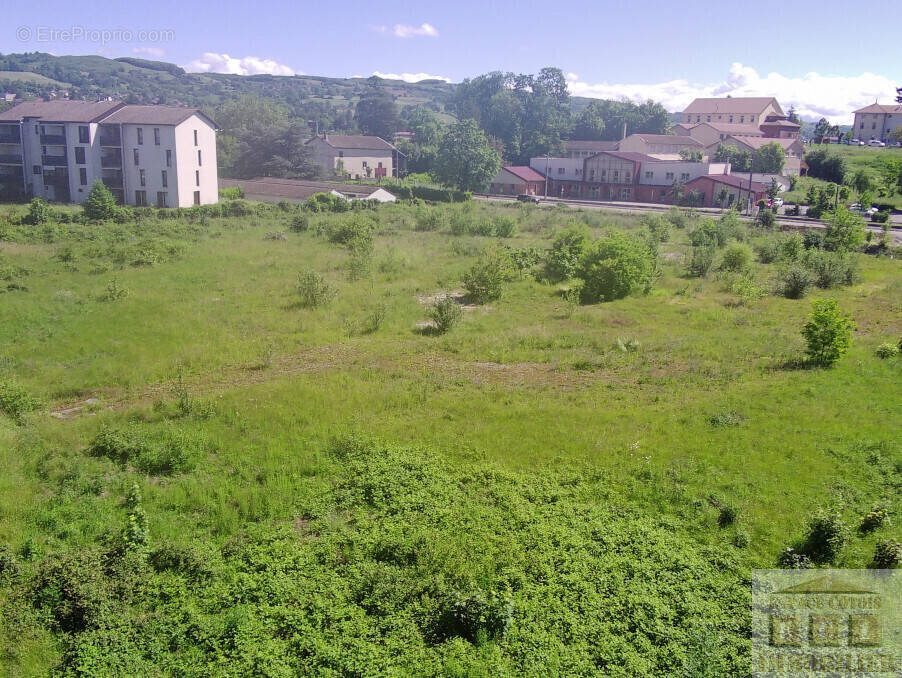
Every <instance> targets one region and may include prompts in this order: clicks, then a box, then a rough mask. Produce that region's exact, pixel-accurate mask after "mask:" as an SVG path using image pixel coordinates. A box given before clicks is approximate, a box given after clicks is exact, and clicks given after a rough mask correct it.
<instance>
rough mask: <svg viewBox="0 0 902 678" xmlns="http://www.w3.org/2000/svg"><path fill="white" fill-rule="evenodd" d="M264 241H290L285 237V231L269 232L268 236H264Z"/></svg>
mask: <svg viewBox="0 0 902 678" xmlns="http://www.w3.org/2000/svg"><path fill="white" fill-rule="evenodd" d="M263 239H264V240H273V241H277V242H285V241H286V240H288V238H286V237H285V231H267V232H266V235H264V236H263Z"/></svg>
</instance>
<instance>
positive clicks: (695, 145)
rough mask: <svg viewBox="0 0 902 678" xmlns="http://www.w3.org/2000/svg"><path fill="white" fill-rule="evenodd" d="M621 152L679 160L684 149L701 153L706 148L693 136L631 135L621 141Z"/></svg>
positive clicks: (619, 147) (619, 148)
mask: <svg viewBox="0 0 902 678" xmlns="http://www.w3.org/2000/svg"><path fill="white" fill-rule="evenodd" d="M617 149H618V150H619V151H625V152H628V153H642V154H643V155H652V156H657V155H662V156H669V157H670V158H679V155H680V151H682V150H683V149H687V150H691V151H701V150H703V149H704V146H703V144H702V143H701V142H699V141H698V140H697V139H693V138H692V137H691V136H682V135H676V134H630V135H629V136H628V137H626V138H625V139H623V140H621V141H620V144H619V146H618V147H617Z"/></svg>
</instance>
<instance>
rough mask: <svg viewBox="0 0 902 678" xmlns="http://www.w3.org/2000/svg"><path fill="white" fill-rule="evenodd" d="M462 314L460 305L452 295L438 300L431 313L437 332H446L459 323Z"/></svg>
mask: <svg viewBox="0 0 902 678" xmlns="http://www.w3.org/2000/svg"><path fill="white" fill-rule="evenodd" d="M462 315H463V311H462V310H461V308H460V305H459V304H458V303H457V302H456V301H454V299H452V298H451V296H450V295H445V298H444V299H441V300H439V301H437V302H436V304H435V306H433V307H432V311H431V312H430V313H429V317H430V318H431V319H432V322H433V323H434V324H435V331H436V333H437V334H445V332H447V331H448V330H450V329H451V328H452V327H454V326H455V325H456V324H457V322H458V321H459V320H460V318H461V316H462Z"/></svg>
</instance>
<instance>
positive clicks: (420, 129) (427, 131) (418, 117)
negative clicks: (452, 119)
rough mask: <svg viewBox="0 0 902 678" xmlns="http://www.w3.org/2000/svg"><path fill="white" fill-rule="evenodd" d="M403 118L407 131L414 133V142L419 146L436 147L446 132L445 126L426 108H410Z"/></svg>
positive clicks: (405, 110) (406, 109) (406, 110)
mask: <svg viewBox="0 0 902 678" xmlns="http://www.w3.org/2000/svg"><path fill="white" fill-rule="evenodd" d="M401 117H402V118H403V119H404V120H405V121H406V123H407V129H408V131H410V132H413V142H414V143H415V144H417V145H418V146H435V145H436V144H438V142H439V140H440V139H441V136H442V133H443V132H444V125H443V124H442V121H441V120H439V119H438V116H437V115H436V114H435V112H434V111H432V110H431V109H429V108H426V107H425V106H408V107H407V108H405V109H404V112H403V113H402V114H401Z"/></svg>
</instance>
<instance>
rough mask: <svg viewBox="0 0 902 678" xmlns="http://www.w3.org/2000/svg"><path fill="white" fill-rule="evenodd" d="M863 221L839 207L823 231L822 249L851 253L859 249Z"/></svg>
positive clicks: (863, 227)
mask: <svg viewBox="0 0 902 678" xmlns="http://www.w3.org/2000/svg"><path fill="white" fill-rule="evenodd" d="M865 230H866V229H865V226H864V220H863V219H862V218H861V217H859V216H857V215H854V214H852V213H851V212H850V211H849V210H847V209H845V208H843V207H840V208H839V209H838V210H836V212H834V213H833V217H832V218H831V219H830V221H829V222H828V223H827V228H826V230H825V231H824V249H828V250H831V251H833V252H851V251H853V250H858V249H861V247H862V245H864V237H865Z"/></svg>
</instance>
